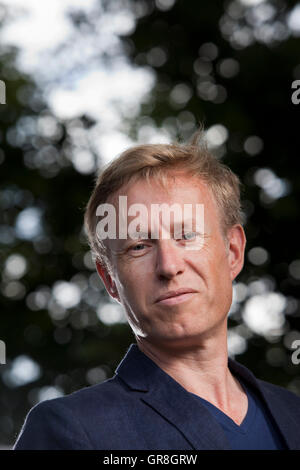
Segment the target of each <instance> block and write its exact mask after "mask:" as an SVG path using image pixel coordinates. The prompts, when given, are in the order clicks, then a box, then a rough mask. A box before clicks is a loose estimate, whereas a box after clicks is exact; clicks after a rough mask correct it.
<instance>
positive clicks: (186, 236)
mask: <svg viewBox="0 0 300 470" xmlns="http://www.w3.org/2000/svg"><path fill="white" fill-rule="evenodd" d="M196 236H197V233H196V232H187V233H184V234H183V236H182V238H183V239H184V240H186V241H189V240H194V238H196Z"/></svg>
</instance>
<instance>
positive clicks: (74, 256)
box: [0, 0, 300, 446]
mask: <svg viewBox="0 0 300 470" xmlns="http://www.w3.org/2000/svg"><path fill="white" fill-rule="evenodd" d="M173 3H174V4H173V5H172V2H171V1H170V0H169V1H167V0H159V1H158V0H157V1H156V2H154V1H152V0H149V1H128V2H127V3H126V5H127V7H128V8H129V9H130V11H133V12H134V14H135V15H136V27H135V29H134V31H133V32H132V33H131V34H130V35H127V36H126V35H124V36H122V37H121V41H122V47H123V53H124V55H125V56H126V57H127V60H128V61H129V62H130V63H131V64H132V65H133V66H136V67H147V68H150V69H152V70H153V73H154V74H155V77H156V80H155V85H154V87H153V89H152V91H151V93H149V94H148V95H147V96H146V97H145V98H144V100H143V103H142V106H141V110H140V113H139V115H138V116H132V114H131V113H130V112H128V113H126V111H124V110H123V111H120V112H122V114H123V115H122V118H123V121H122V122H123V124H124V129H125V130H124V129H123V131H124V132H127V133H128V136H130V138H131V139H133V140H138V137H139V136H141V135H143V133H144V134H145V132H146V131H147V126H154V127H157V128H161V129H165V130H167V132H168V133H169V135H170V138H171V140H172V139H180V140H181V141H182V140H185V139H188V138H189V137H190V136H191V134H192V133H193V132H194V131H195V130H196V128H197V126H198V123H200V122H203V123H204V126H205V128H206V129H210V133H208V136H210V141H211V142H212V143H214V141H215V143H216V144H218V143H219V145H215V146H214V147H213V148H212V150H213V151H214V152H215V154H216V155H217V156H218V158H220V159H222V161H224V162H225V163H227V164H228V165H229V166H230V167H231V168H232V169H233V170H234V171H235V172H236V173H237V174H238V176H239V177H240V179H241V181H242V183H243V187H244V189H243V205H244V211H245V214H246V224H245V231H246V236H247V248H246V265H245V268H244V270H243V272H242V273H241V274H240V276H239V278H238V279H237V283H238V287H237V288H236V293H235V300H236V301H235V303H234V306H233V308H232V312H231V313H230V316H229V332H230V335H229V337H230V341H231V343H230V351H231V354H232V355H233V356H234V357H235V359H237V360H238V361H240V362H241V363H243V364H245V365H246V366H247V367H249V368H250V369H251V370H252V371H253V372H254V373H255V374H256V375H257V376H258V377H259V378H261V379H264V380H267V381H271V382H273V383H276V384H279V385H282V386H283V387H286V388H289V389H290V390H293V391H294V392H295V393H297V394H300V378H299V371H300V365H296V364H293V363H292V360H291V356H292V352H293V351H292V349H291V345H292V342H293V341H294V340H295V339H300V326H299V316H300V309H299V284H300V261H299V260H300V248H299V246H300V245H299V229H298V225H299V224H298V221H299V190H300V178H299V169H300V161H299V145H298V139H299V125H300V121H299V117H300V105H298V106H297V105H294V104H293V103H292V101H291V95H292V88H291V85H292V82H293V81H294V80H295V79H297V78H298V79H300V42H299V37H297V32H295V31H294V33H293V31H292V30H291V27H289V23H288V18H289V12H290V11H291V10H292V9H293V7H294V6H295V4H296V2H288V1H284V0H280V1H275V0H274V1H268V2H260V3H259V2H252V3H253V4H255V3H256V4H255V5H254V6H253V5H252V6H251V2H250V1H248V3H242V2H238V1H225V2H223V1H213V2H209V1H206V2H201V1H199V0H189V1H183V0H177V1H176V2H173ZM101 4H102V8H103V10H110V11H111V13H112V14H114V11H115V10H114V9H116V8H117V6H118V2H101ZM100 14H101V13H99V15H100ZM92 20H94V19H92V18H89V16H88V15H86V14H85V13H84V12H83V11H82V12H80V11H78V12H77V14H74V15H73V16H72V18H71V21H72V22H73V24H74V25H76V28H78V30H82V28H85V31H87V34H91V35H92V34H93V29H92ZM4 21H5V18H4V19H2V22H4ZM299 30H300V28H299ZM299 30H298V34H300V33H299ZM17 56H18V51H17V50H15V49H13V48H11V49H10V50H9V49H7V48H6V49H3V48H2V49H0V78H1V79H2V80H4V81H5V83H6V103H7V104H5V105H0V123H1V128H0V207H1V210H0V243H1V252H0V263H1V286H0V299H1V328H0V339H2V340H3V341H5V343H6V348H7V357H6V364H5V365H1V366H0V442H1V443H2V444H6V445H9V446H11V445H12V444H13V442H14V440H15V438H16V435H17V433H18V432H19V430H20V427H21V425H22V424H23V421H24V418H25V416H26V414H27V412H28V411H29V409H30V408H31V407H32V406H33V405H34V404H35V403H37V402H38V401H39V400H41V399H44V398H51V397H52V396H58V394H64V393H70V392H72V391H75V390H77V389H79V388H81V387H84V386H89V385H92V384H94V383H97V382H100V381H102V380H105V379H106V378H109V377H111V376H112V375H113V374H114V370H115V368H116V366H117V365H118V363H119V361H120V360H121V358H122V356H123V355H124V354H125V352H126V350H127V348H128V346H129V344H130V343H132V342H134V336H133V334H132V333H131V331H130V329H129V327H128V326H127V324H126V323H125V322H124V321H121V320H120V321H116V322H111V323H110V322H109V321H108V322H105V321H101V315H99V312H101V308H102V307H101V306H103V307H105V308H106V312H110V311H111V312H112V315H113V312H114V308H115V307H114V305H113V303H112V302H111V300H110V299H109V298H108V296H107V294H106V293H105V292H104V288H103V286H102V285H101V282H100V280H98V279H97V276H96V275H95V270H94V267H93V265H92V263H91V260H90V257H89V254H88V251H89V250H88V246H87V244H86V241H85V236H84V232H83V212H84V207H85V204H86V203H87V201H88V199H89V196H90V193H91V191H92V188H93V184H94V178H95V174H87V175H84V174H82V173H80V172H78V171H76V169H75V168H74V166H73V165H72V163H71V160H70V158H69V157H70V154H71V153H72V150H73V148H72V140H71V138H70V135H71V134H72V133H71V132H70V130H73V131H74V129H75V132H76V130H77V129H80V131H87V132H88V131H89V130H90V129H91V128H92V127H93V126H94V125H95V124H96V123H95V121H94V119H93V118H92V117H91V116H89V115H82V116H78V117H77V118H76V120H75V119H69V120H64V121H62V120H61V119H59V118H58V117H57V116H55V115H53V112H52V111H51V110H50V109H49V107H48V105H47V101H46V100H45V97H44V94H43V89H41V86H40V85H39V84H38V83H36V82H35V80H34V77H32V76H29V75H28V74H27V75H26V74H24V73H23V72H21V71H20V70H18V67H17V63H16V58H17ZM41 118H48V123H49V122H50V124H49V125H48V126H47V125H45V126H43V125H40V123H41V122H42V119H41ZM49 119H50V120H49ZM215 126H217V127H215ZM220 126H221V127H220ZM139 138H140V137H139ZM218 139H219V140H218ZM90 151H91V152H93V151H92V149H91V150H90ZM112 157H114V155H112ZM28 210H29V212H28ZM26 211H27V212H26ZM30 211H31V212H30ZM32 211H33V212H32ZM32 213H33V214H34V217H35V220H36V221H37V227H36V229H35V232H34V231H33V234H32V235H28V234H27V236H26V235H24V233H22V231H21V232H20V230H19V228H18V227H19V226H20V224H21V222H22V217H23V224H24V214H25V215H27V218H28V215H29V219H30V214H31V215H32ZM27 220H28V219H27ZM21 225H22V224H21ZM16 255H18V256H17V257H16ZM22 260H23V261H22ZM24 260H25V263H26V265H25V266H26V269H25V268H24ZM23 268H24V269H23ZM57 282H59V284H57ZM63 283H68V284H63ZM74 286H75V290H74ZM68 287H69V288H71V290H69V291H66V290H65V291H64V290H63V289H67V288H68ZM59 288H61V289H62V290H61V291H59ZM72 288H73V290H72ZM59 292H63V293H64V292H65V293H66V296H67V298H69V303H68V301H66V302H64V301H61V294H59ZM78 292H80V296H79V297H78V299H77V302H76V295H77V294H78ZM63 296H64V294H63ZM74 297H75V300H74ZM70 299H71V300H70ZM109 309H110V310H109ZM96 312H98V315H97V313H96ZM103 318H104V317H103ZM116 318H119V317H116Z"/></svg>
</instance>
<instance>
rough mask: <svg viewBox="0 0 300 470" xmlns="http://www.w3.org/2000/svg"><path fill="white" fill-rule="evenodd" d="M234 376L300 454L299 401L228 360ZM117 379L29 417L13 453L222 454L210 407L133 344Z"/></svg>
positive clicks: (62, 399) (46, 406)
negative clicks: (258, 400)
mask: <svg viewBox="0 0 300 470" xmlns="http://www.w3.org/2000/svg"><path fill="white" fill-rule="evenodd" d="M228 366H229V368H230V370H231V371H232V373H233V374H235V375H236V376H237V378H238V377H239V376H240V377H242V378H243V379H244V380H245V381H247V382H248V383H249V385H252V386H253V387H254V388H255V389H256V391H257V392H258V393H259V394H260V395H261V397H262V399H263V401H264V403H265V404H266V406H267V407H268V409H269V410H270V412H271V414H272V416H273V418H274V420H275V422H276V423H277V425H278V427H279V429H280V431H281V433H282V435H283V437H284V439H285V441H286V444H287V447H288V448H289V449H300V432H299V428H300V397H298V396H297V395H295V394H294V393H292V392H289V391H288V390H286V389H284V388H282V387H278V386H276V385H272V384H270V383H267V382H264V381H262V380H258V379H256V378H255V377H254V375H253V374H252V372H250V371H249V370H248V369H247V368H246V367H244V366H242V365H241V364H239V363H238V362H236V361H234V360H232V359H230V358H229V360H228ZM115 372H116V373H115V375H114V377H112V378H111V379H108V380H106V381H105V382H102V383H100V384H97V385H93V386H90V387H86V388H83V389H81V390H79V391H76V392H74V393H71V394H69V395H66V396H64V397H59V398H54V399H51V400H46V401H43V402H41V403H39V404H37V405H35V406H34V407H33V408H32V409H31V410H30V412H29V413H28V415H27V417H26V420H25V423H24V425H23V428H22V430H21V432H20V435H19V437H18V439H17V441H16V443H15V446H14V449H50V450H55V449H78V450H80V449H94V450H139V449H144V450H222V449H230V446H229V443H228V441H227V439H226V436H225V434H224V431H223V429H222V427H221V426H220V425H219V424H218V423H217V421H216V420H213V419H212V418H211V415H210V413H209V411H208V410H207V408H206V407H205V405H203V404H202V403H201V402H200V400H198V398H197V397H196V396H194V395H193V394H191V393H189V392H188V391H187V390H186V389H185V388H183V387H182V386H181V385H180V384H179V383H178V382H176V381H175V380H174V379H173V378H172V377H170V376H169V375H168V374H167V373H166V372H164V371H163V370H162V369H160V368H159V367H158V366H157V365H156V364H155V363H154V362H153V361H152V360H151V359H150V358H148V356H146V355H145V354H144V353H142V352H141V351H140V349H139V348H138V346H137V345H136V344H131V345H130V347H129V349H128V351H127V353H126V355H125V357H124V358H123V359H122V361H121V362H120V364H119V366H118V367H117V369H116V371H115Z"/></svg>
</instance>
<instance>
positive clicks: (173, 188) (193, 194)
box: [107, 171, 216, 210]
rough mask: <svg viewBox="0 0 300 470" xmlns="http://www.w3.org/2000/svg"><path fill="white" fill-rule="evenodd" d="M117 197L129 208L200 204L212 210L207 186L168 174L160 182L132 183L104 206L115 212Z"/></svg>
mask: <svg viewBox="0 0 300 470" xmlns="http://www.w3.org/2000/svg"><path fill="white" fill-rule="evenodd" d="M119 196H126V197H127V203H128V205H129V204H144V205H146V206H147V205H151V204H160V203H165V202H167V203H169V204H173V203H177V204H181V205H183V204H189V203H192V204H193V203H194V204H196V203H201V204H205V205H207V207H208V208H210V209H211V210H215V209H216V202H215V198H214V197H213V193H212V191H211V189H210V188H209V186H208V184H207V183H206V182H204V181H203V180H201V179H200V178H199V177H193V176H190V175H187V174H184V173H182V172H175V171H172V172H171V171H169V172H168V173H165V174H164V179H163V180H161V179H155V178H154V177H150V178H149V180H146V179H144V178H143V179H142V178H140V179H133V180H130V181H129V182H128V183H126V185H124V186H122V187H121V188H120V189H119V190H118V191H116V192H115V193H114V194H113V195H111V196H110V198H109V199H108V201H107V202H109V203H111V204H113V205H114V206H115V208H116V209H118V208H119Z"/></svg>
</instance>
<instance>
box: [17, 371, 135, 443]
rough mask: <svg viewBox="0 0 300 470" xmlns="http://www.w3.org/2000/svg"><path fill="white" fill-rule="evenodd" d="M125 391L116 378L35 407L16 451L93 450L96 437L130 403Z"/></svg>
mask: <svg viewBox="0 0 300 470" xmlns="http://www.w3.org/2000/svg"><path fill="white" fill-rule="evenodd" d="M127 395H128V393H126V390H125V388H124V386H123V384H122V383H121V381H120V380H119V379H118V377H113V378H112V379H108V380H106V381H105V382H102V383H101V384H97V385H93V386H90V387H85V388H83V389H81V390H78V391H76V392H73V393H71V394H69V395H65V396H63V397H58V398H53V399H50V400H45V401H42V402H40V403H38V404H37V405H35V406H34V407H33V408H31V410H30V411H29V413H28V414H27V416H26V419H25V423H24V425H23V427H22V429H21V432H20V435H19V436H18V439H17V441H16V444H15V447H14V448H15V449H61V448H62V449H72V448H76V449H82V448H83V449H88V448H94V442H93V435H94V434H95V431H97V435H100V434H101V429H102V430H106V432H108V431H109V429H108V428H109V426H110V423H111V422H115V421H116V419H117V416H118V415H120V411H121V409H122V404H125V403H127V406H128V399H127V400H126V396H127Z"/></svg>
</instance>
